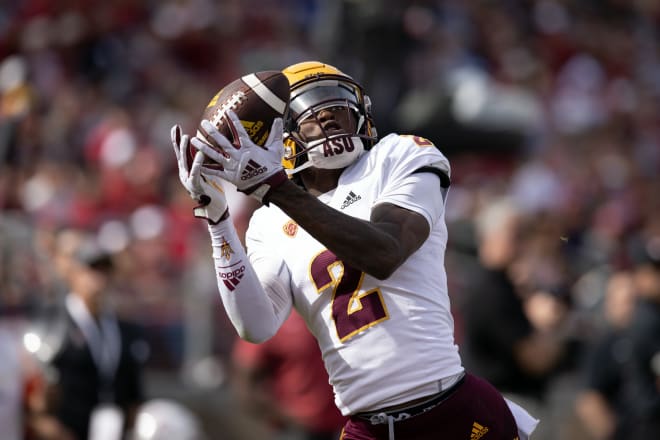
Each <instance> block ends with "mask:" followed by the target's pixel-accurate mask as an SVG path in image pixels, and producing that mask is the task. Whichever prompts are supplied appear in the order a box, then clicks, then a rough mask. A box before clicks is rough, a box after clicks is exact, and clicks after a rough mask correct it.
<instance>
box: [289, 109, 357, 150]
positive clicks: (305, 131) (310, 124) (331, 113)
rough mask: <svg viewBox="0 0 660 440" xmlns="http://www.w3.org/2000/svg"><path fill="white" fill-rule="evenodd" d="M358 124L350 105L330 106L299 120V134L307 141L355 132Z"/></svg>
mask: <svg viewBox="0 0 660 440" xmlns="http://www.w3.org/2000/svg"><path fill="white" fill-rule="evenodd" d="M356 124H357V120H356V117H355V116H354V114H353V112H352V111H351V110H349V108H348V107H345V106H336V107H328V108H325V109H323V110H321V111H319V112H318V113H316V114H315V115H311V116H310V117H308V118H307V119H304V120H302V121H301V122H299V134H300V136H301V137H302V139H303V140H304V141H305V142H310V141H314V140H317V139H321V138H323V137H329V136H332V135H337V134H343V133H354V132H355V127H356Z"/></svg>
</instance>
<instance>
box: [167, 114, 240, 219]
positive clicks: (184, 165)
mask: <svg viewBox="0 0 660 440" xmlns="http://www.w3.org/2000/svg"><path fill="white" fill-rule="evenodd" d="M170 135H171V138H172V147H174V154H175V155H176V161H177V164H178V166H179V180H180V181H181V184H183V187H184V188H185V189H186V190H188V193H189V194H190V197H192V198H193V199H194V200H195V201H197V202H198V203H199V205H197V206H195V208H193V214H194V215H195V217H198V218H205V219H207V220H208V222H209V223H211V224H214V225H215V224H218V223H219V222H220V221H222V220H224V219H226V218H227V217H229V209H228V208H227V198H226V197H225V193H224V191H223V189H222V185H220V178H219V177H217V176H215V171H214V170H211V169H204V171H205V173H202V165H203V163H204V153H202V152H201V151H198V152H197V153H196V154H195V158H194V159H193V163H192V165H191V166H190V167H188V155H187V150H188V142H189V140H190V137H189V136H188V135H187V134H185V135H182V134H181V127H179V126H178V125H175V126H174V127H172V130H171V132H170Z"/></svg>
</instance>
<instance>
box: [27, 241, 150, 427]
mask: <svg viewBox="0 0 660 440" xmlns="http://www.w3.org/2000/svg"><path fill="white" fill-rule="evenodd" d="M59 238H60V239H61V242H60V243H59V249H58V251H59V253H58V254H57V255H55V256H54V257H55V258H54V262H55V265H56V266H57V269H58V272H59V275H60V276H61V278H62V281H63V282H64V283H65V285H66V287H67V289H68V293H67V294H66V296H65V297H64V304H63V305H62V307H61V308H60V309H58V310H57V311H56V313H55V316H54V317H52V316H51V319H50V320H49V324H47V325H44V326H43V328H44V331H43V339H44V341H46V340H48V341H49V346H48V350H49V353H48V354H47V355H45V356H42V358H43V360H45V364H46V365H45V368H46V371H48V374H47V378H46V380H45V381H44V386H43V387H41V390H40V393H39V394H40V399H39V398H34V399H33V402H32V405H31V408H30V412H29V429H30V433H31V435H32V437H34V438H37V439H57V440H68V439H76V440H85V439H94V438H97V437H96V435H98V433H100V431H103V438H104V439H110V438H116V439H117V440H119V439H120V438H122V437H121V436H122V433H123V432H125V430H126V429H128V428H129V427H130V426H132V423H133V420H134V416H135V411H136V410H137V408H138V406H139V404H141V403H142V402H143V384H142V377H141V373H142V362H143V361H144V360H145V357H146V353H147V346H146V343H145V342H144V341H143V339H142V338H141V335H140V332H139V331H138V326H136V325H134V324H131V323H128V322H124V321H122V320H121V319H120V318H119V317H118V316H116V315H115V313H114V312H113V311H112V308H111V307H110V302H109V298H108V295H109V293H110V291H111V290H110V281H111V274H112V270H113V260H112V255H110V254H109V253H107V252H106V251H104V250H103V249H102V248H101V247H99V245H98V244H97V243H96V242H95V241H94V240H93V239H92V238H90V237H87V236H86V235H85V234H82V233H80V232H78V231H71V230H65V231H62V232H60V235H59ZM73 241H75V244H73V245H71V242H73ZM64 242H67V245H65V244H64ZM65 248H67V249H66V250H65Z"/></svg>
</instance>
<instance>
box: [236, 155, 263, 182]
mask: <svg viewBox="0 0 660 440" xmlns="http://www.w3.org/2000/svg"><path fill="white" fill-rule="evenodd" d="M266 171H268V168H266V167H264V166H261V165H259V164H258V163H256V162H255V161H253V160H252V159H250V160H248V163H247V164H246V165H245V169H244V170H243V172H242V173H241V180H248V179H251V178H253V177H257V176H258V175H259V174H263V173H265V172H266Z"/></svg>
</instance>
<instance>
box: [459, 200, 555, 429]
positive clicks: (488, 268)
mask: <svg viewBox="0 0 660 440" xmlns="http://www.w3.org/2000/svg"><path fill="white" fill-rule="evenodd" d="M522 222H523V217H522V214H521V213H520V212H519V211H518V209H517V208H516V206H515V204H514V203H513V202H512V201H511V200H509V199H507V198H503V199H497V200H494V201H493V202H492V203H491V204H489V205H487V206H485V207H484V208H483V209H482V210H481V212H480V213H479V214H478V216H477V217H476V220H475V224H474V231H473V232H472V233H473V235H474V239H475V240H476V241H475V244H476V248H475V249H474V252H475V255H472V256H471V257H472V258H463V259H462V268H460V270H461V271H464V272H463V273H464V275H463V277H464V278H465V281H466V285H465V286H464V292H463V293H464V295H463V297H462V298H461V301H460V309H459V312H460V314H461V316H462V318H463V343H462V345H461V353H462V355H463V358H464V360H465V365H466V366H467V368H469V369H471V370H472V371H475V372H476V373H477V374H478V375H479V376H481V377H484V378H486V379H487V380H488V381H489V382H491V383H492V384H494V385H495V386H496V387H497V388H498V389H500V390H502V393H503V394H504V395H505V396H506V397H507V398H509V399H511V400H513V401H514V402H517V403H519V404H521V405H523V406H524V407H526V408H528V409H529V410H530V412H531V413H532V414H534V416H535V417H540V419H541V423H540V424H539V426H538V428H537V430H536V431H535V432H534V437H535V438H539V439H543V438H551V434H550V433H549V432H548V430H549V429H551V428H552V427H551V426H548V424H547V423H546V424H545V425H544V423H543V419H544V418H545V419H547V418H548V415H547V414H546V409H545V405H544V402H543V397H544V389H545V384H546V382H547V380H548V378H549V377H550V375H551V374H552V372H553V371H554V370H555V368H556V367H557V366H558V365H559V364H560V362H561V360H562V357H563V356H564V352H565V348H566V346H565V343H564V341H563V340H562V338H561V337H558V336H557V335H556V332H555V331H554V330H553V328H554V327H556V325H557V323H558V321H559V320H561V318H562V312H561V311H560V310H561V307H560V306H559V305H558V304H557V302H556V301H553V300H552V299H551V298H550V297H549V296H548V295H543V299H544V300H543V301H536V300H538V299H539V298H541V297H537V296H536V295H535V296H534V298H535V303H536V305H539V304H541V303H542V305H543V307H544V308H545V309H546V310H544V311H537V312H539V313H538V314H539V315H543V316H546V317H547V316H550V317H551V318H547V319H546V321H547V320H549V321H552V323H548V322H546V323H544V325H543V327H545V328H542V327H541V328H540V327H539V326H537V325H536V323H535V322H534V321H533V320H532V317H531V316H530V315H529V313H528V310H527V309H528V307H529V304H528V303H527V298H526V297H525V296H524V295H523V294H522V292H521V291H520V290H519V286H518V285H517V283H516V280H515V276H514V271H513V267H514V263H515V262H516V261H517V259H519V258H520V255H521V244H522V237H521V232H522V228H523V223H522ZM548 436H550V437H548Z"/></svg>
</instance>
